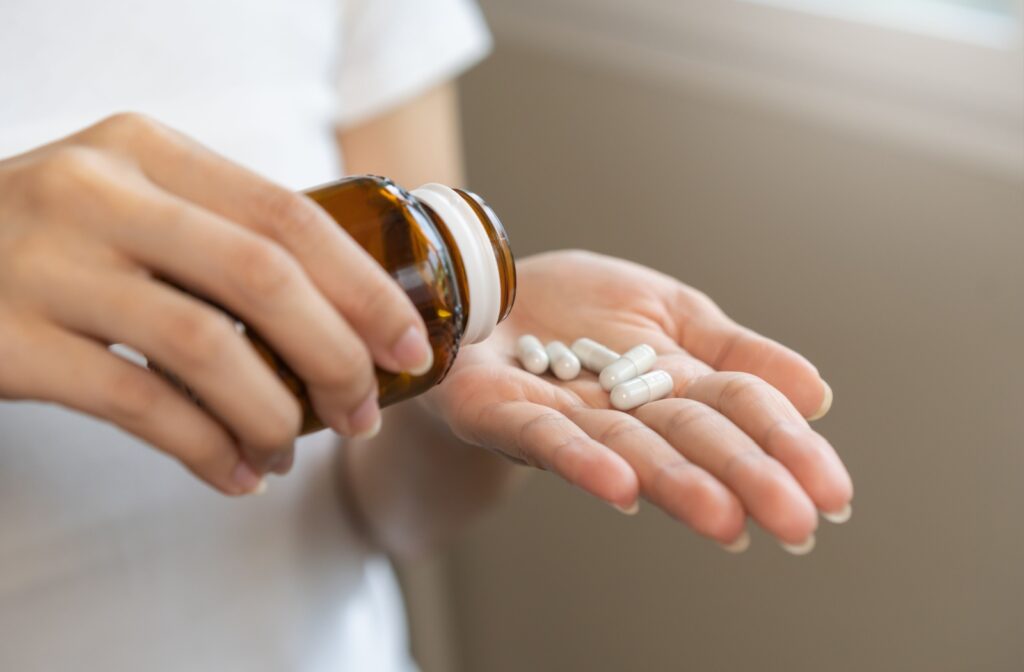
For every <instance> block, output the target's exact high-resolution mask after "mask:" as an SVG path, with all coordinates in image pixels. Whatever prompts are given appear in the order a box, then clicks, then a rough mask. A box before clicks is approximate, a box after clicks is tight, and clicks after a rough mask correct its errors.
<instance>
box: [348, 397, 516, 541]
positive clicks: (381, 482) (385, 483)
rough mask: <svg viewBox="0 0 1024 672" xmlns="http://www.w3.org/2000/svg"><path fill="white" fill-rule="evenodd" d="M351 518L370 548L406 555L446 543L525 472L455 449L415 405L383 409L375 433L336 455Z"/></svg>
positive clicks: (474, 450) (458, 444) (462, 446)
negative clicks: (372, 546)
mask: <svg viewBox="0 0 1024 672" xmlns="http://www.w3.org/2000/svg"><path fill="white" fill-rule="evenodd" d="M340 457H341V460H342V465H341V474H342V479H343V483H342V487H343V488H344V489H345V490H346V494H347V497H346V500H347V502H348V505H349V507H350V509H352V511H351V513H352V514H353V517H354V518H355V519H356V520H357V521H358V523H359V525H360V527H362V528H363V530H362V531H363V532H364V533H365V534H366V536H367V537H368V538H369V539H370V540H371V541H372V542H373V543H375V544H376V545H377V546H379V547H381V548H382V549H383V550H386V551H388V552H389V553H392V554H396V555H399V556H411V555H416V554H418V553H422V552H423V551H425V550H427V549H429V548H431V547H434V546H436V545H438V544H439V543H442V542H444V541H445V540H447V539H449V538H450V537H451V536H452V535H453V534H454V533H455V532H457V531H458V530H459V529H460V528H462V527H463V526H464V525H465V524H466V523H467V522H468V521H469V520H470V519H472V518H473V517H474V516H475V515H477V514H479V513H480V512H482V511H484V510H486V509H487V508H489V507H490V506H492V505H493V504H494V503H495V502H496V501H497V500H499V499H500V498H501V496H502V495H503V494H504V493H505V492H507V491H508V490H509V489H510V488H511V487H512V486H513V485H514V484H515V482H516V481H518V480H519V478H520V477H521V475H522V474H523V473H525V470H523V469H520V468H519V467H517V466H516V465H514V464H512V463H511V462H509V461H508V460H505V459H503V458H501V457H498V456H496V455H495V454H493V453H491V452H488V451H486V450H484V449H482V448H479V447H476V446H471V445H468V444H466V443H463V442H462V441H460V440H459V439H457V438H456V437H455V436H453V435H452V433H451V432H450V431H449V429H448V427H447V426H446V425H445V424H444V422H442V421H441V420H440V419H438V418H437V417H435V416H434V415H432V414H431V413H429V412H428V411H427V410H425V409H424V408H423V406H422V405H420V404H419V403H418V402H415V401H412V402H405V403H403V404H399V405H398V406H396V407H393V408H390V409H388V410H387V411H385V414H384V423H383V427H382V430H381V433H380V434H379V435H378V436H377V437H376V438H374V439H371V440H360V441H349V442H348V443H347V444H346V445H345V446H344V447H343V448H342V451H341V455H340Z"/></svg>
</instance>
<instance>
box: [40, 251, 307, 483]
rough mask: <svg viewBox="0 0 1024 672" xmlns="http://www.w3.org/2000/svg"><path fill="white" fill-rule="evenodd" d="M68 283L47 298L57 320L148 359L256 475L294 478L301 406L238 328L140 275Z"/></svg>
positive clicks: (67, 277) (87, 276) (75, 278)
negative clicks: (223, 429) (194, 401)
mask: <svg viewBox="0 0 1024 672" xmlns="http://www.w3.org/2000/svg"><path fill="white" fill-rule="evenodd" d="M61 280H62V282H61V283H60V286H58V287H54V288H51V291H47V292H45V293H44V294H45V295H46V296H49V297H51V298H52V297H56V296H59V297H60V300H59V301H52V305H50V306H48V307H47V308H48V312H49V313H50V314H51V316H52V317H53V318H54V319H55V320H57V321H58V322H59V323H61V324H63V325H64V326H66V327H68V328H70V329H72V330H74V331H77V332H79V333H84V334H87V335H89V336H92V337H94V338H97V339H99V340H101V341H103V342H108V343H124V344H126V345H128V346H130V347H132V348H134V349H135V350H138V351H139V352H144V353H146V355H147V357H149V359H150V360H151V361H153V362H155V363H156V364H158V365H159V366H160V367H161V368H164V369H166V370H168V371H172V372H174V375H175V376H176V377H178V378H180V379H182V380H183V381H184V382H185V383H186V384H187V385H188V386H189V388H190V389H191V390H192V391H193V392H194V393H195V394H196V395H197V396H198V398H199V399H200V400H201V401H202V404H203V406H204V407H205V408H206V409H207V410H208V411H209V412H210V413H212V414H213V415H214V416H215V417H216V418H218V419H219V420H220V421H221V422H223V423H224V424H225V425H226V426H227V427H228V428H229V430H230V431H231V433H232V434H233V435H234V437H235V438H236V439H237V441H238V442H239V445H240V448H241V450H242V453H243V454H244V455H245V457H246V461H247V462H248V463H249V465H250V466H252V467H253V468H254V469H255V470H256V471H257V472H259V473H264V472H266V471H271V470H272V471H277V472H278V473H284V471H286V470H287V468H288V467H289V466H290V464H291V461H292V450H293V443H294V440H295V437H296V434H297V433H298V429H299V425H300V422H301V411H300V408H299V404H298V401H297V400H296V399H295V397H294V396H293V395H292V394H291V393H290V392H289V391H288V389H287V388H286V387H285V386H284V384H283V383H282V382H281V381H280V380H279V379H278V378H277V377H276V376H275V375H274V374H273V373H272V372H271V370H270V369H269V367H268V366H267V365H266V364H265V363H264V362H263V360H261V359H260V357H259V356H258V355H257V354H256V351H255V350H254V349H253V348H252V346H251V345H250V344H249V342H248V340H247V339H246V338H245V337H244V336H243V335H242V334H240V333H239V332H238V331H237V330H236V329H235V327H234V324H233V321H232V320H230V319H228V318H227V317H226V316H225V315H223V314H222V313H220V312H219V311H217V310H215V309H213V308H212V307H210V306H208V305H206V304H204V303H202V302H200V301H198V300H196V299H193V298H191V297H188V296H186V295H185V294H183V293H181V292H179V291H177V290H175V289H172V288H171V287H168V286H167V285H165V284H163V283H160V282H158V281H154V280H152V279H150V278H147V277H144V276H142V275H140V274H137V273H136V274H129V273H120V274H114V273H110V272H96V273H90V272H74V271H71V272H66V273H64V274H62V276H61ZM97 306H101V307H102V309H97Z"/></svg>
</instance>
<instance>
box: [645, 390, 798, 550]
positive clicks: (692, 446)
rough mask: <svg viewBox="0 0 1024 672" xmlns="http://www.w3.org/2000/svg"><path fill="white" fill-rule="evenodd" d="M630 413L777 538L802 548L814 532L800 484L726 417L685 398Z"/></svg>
mask: <svg viewBox="0 0 1024 672" xmlns="http://www.w3.org/2000/svg"><path fill="white" fill-rule="evenodd" d="M635 415H636V417H637V418H638V419H640V420H641V421H642V422H643V423H644V424H646V425H647V426H649V427H651V428H652V429H654V430H655V431H656V432H658V434H660V435H661V436H662V437H664V438H665V440H666V441H668V442H669V443H670V444H671V445H672V446H674V447H675V448H676V450H678V451H679V453H680V454H682V455H683V456H684V457H686V458H687V459H688V460H690V461H691V462H693V463H694V464H696V465H698V466H700V467H702V468H704V469H705V470H707V471H708V472H709V473H710V474H711V475H712V476H714V477H715V478H717V479H718V480H719V481H721V482H722V483H723V484H725V485H726V486H727V487H728V488H729V489H730V490H732V491H733V492H734V493H735V494H736V496H737V497H739V499H740V501H741V502H742V503H743V506H744V508H745V509H746V510H747V511H748V512H749V513H750V515H751V516H752V517H753V518H754V520H756V521H757V522H758V524H760V525H761V526H762V527H763V528H765V529H766V530H767V531H769V532H770V533H772V534H774V535H775V536H776V537H778V538H779V539H780V540H782V541H783V542H785V543H788V544H801V543H803V542H805V541H806V540H808V539H809V538H810V536H811V535H812V534H813V532H814V530H815V528H816V527H817V510H816V509H815V506H814V503H813V502H812V501H811V500H810V498H809V497H808V496H807V494H806V493H805V492H804V491H803V489H802V488H801V487H800V484H799V483H797V481H796V480H795V479H794V477H793V475H792V474H790V473H789V471H787V470H786V468H785V467H783V465H782V464H780V463H779V462H778V461H777V460H775V459H774V458H772V457H770V456H768V455H766V454H765V452H764V451H763V450H761V448H760V447H759V446H758V445H757V444H756V443H755V442H754V441H753V440H752V439H751V438H750V437H749V436H747V435H746V434H745V433H744V432H743V431H742V430H740V429H739V428H738V427H737V426H736V425H734V424H733V423H732V422H730V421H729V419H727V418H726V417H725V416H723V415H721V414H720V413H718V412H717V411H715V410H713V409H711V408H710V407H708V406H706V405H705V404H703V403H700V402H697V401H693V400H690V399H664V400H661V401H655V402H653V403H650V404H647V405H645V406H641V407H640V408H638V409H637V410H636V411H635Z"/></svg>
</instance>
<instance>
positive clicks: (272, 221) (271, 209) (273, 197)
mask: <svg viewBox="0 0 1024 672" xmlns="http://www.w3.org/2000/svg"><path fill="white" fill-rule="evenodd" d="M263 208H264V211H265V213H266V216H267V218H268V221H269V224H268V225H269V226H270V228H271V230H272V231H273V233H274V234H275V235H276V236H277V237H278V238H279V239H280V240H287V241H292V242H293V243H295V244H296V245H297V246H300V247H308V246H311V245H312V244H315V243H316V241H318V240H319V239H320V234H321V233H322V232H323V230H324V221H323V217H322V215H321V214H320V211H319V208H318V207H317V206H316V205H315V204H314V203H313V202H312V201H311V200H309V199H308V198H306V197H305V196H303V195H301V194H296V193H294V192H291V191H288V190H287V189H282V188H279V187H274V188H271V189H268V191H267V195H266V196H265V197H264V201H263Z"/></svg>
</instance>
